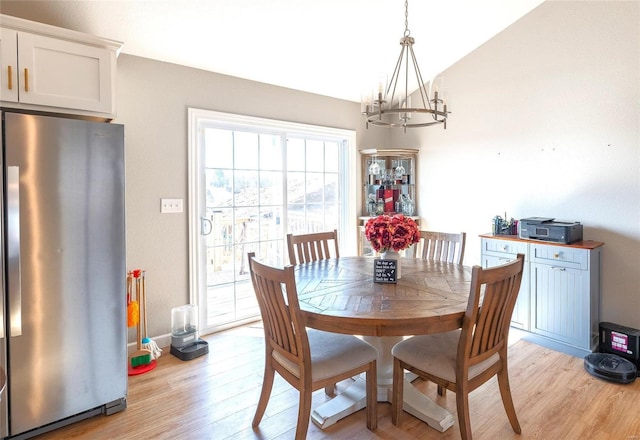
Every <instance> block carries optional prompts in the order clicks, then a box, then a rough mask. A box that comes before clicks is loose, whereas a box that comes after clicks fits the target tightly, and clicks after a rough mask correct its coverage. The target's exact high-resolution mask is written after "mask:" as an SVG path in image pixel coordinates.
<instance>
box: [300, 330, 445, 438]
mask: <svg viewBox="0 0 640 440" xmlns="http://www.w3.org/2000/svg"><path fill="white" fill-rule="evenodd" d="M364 339H365V340H366V341H367V342H368V343H370V344H371V345H373V346H375V347H376V348H377V349H378V353H379V355H378V362H377V366H378V377H377V379H378V402H389V403H391V393H392V388H393V387H392V385H393V357H392V356H391V348H392V347H393V346H394V345H395V344H396V343H397V342H399V341H401V340H402V339H403V338H402V337H399V338H395V337H372V336H366V337H364ZM410 377H411V380H413V379H415V376H414V375H411V376H410ZM366 395H367V393H366V381H365V379H364V377H357V378H356V380H355V381H354V382H353V383H352V384H351V385H349V387H348V388H347V389H345V390H344V391H343V392H341V393H340V394H338V395H337V396H336V397H334V398H333V399H331V400H329V401H328V402H325V403H323V404H322V405H320V406H318V407H317V408H316V409H314V410H313V411H312V412H311V420H312V421H313V423H314V424H316V425H317V426H318V427H319V428H321V429H324V428H327V427H329V426H331V425H333V424H335V423H336V422H337V421H338V420H340V419H342V418H344V417H346V416H348V415H349V414H353V413H354V412H356V411H359V410H361V409H362V408H364V407H365V406H366ZM403 401H404V404H403V409H404V410H405V411H406V412H408V413H409V414H411V415H413V416H415V417H417V418H418V419H420V420H422V421H423V422H426V423H427V424H428V425H429V426H431V427H432V428H434V429H436V430H438V431H440V432H444V431H446V430H447V429H449V428H450V427H451V426H453V423H454V420H453V416H452V415H451V413H450V412H449V411H447V410H446V409H444V408H442V407H440V406H438V405H436V404H435V403H434V402H433V401H432V400H431V399H429V398H428V397H427V396H425V395H424V394H422V393H421V392H420V391H418V390H417V389H416V388H415V387H414V386H413V385H412V384H411V382H409V380H407V379H405V382H404V394H403Z"/></svg>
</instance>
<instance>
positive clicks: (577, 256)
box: [531, 244, 589, 270]
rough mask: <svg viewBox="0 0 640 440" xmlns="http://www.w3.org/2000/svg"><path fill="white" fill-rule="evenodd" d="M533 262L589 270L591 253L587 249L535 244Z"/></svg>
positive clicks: (532, 253)
mask: <svg viewBox="0 0 640 440" xmlns="http://www.w3.org/2000/svg"><path fill="white" fill-rule="evenodd" d="M531 262H532V263H542V264H548V265H552V266H559V267H570V268H573V269H579V270H587V269H588V267H589V252H588V251H587V250H585V249H577V248H571V247H565V246H550V245H548V244H544V245H543V244H533V245H531Z"/></svg>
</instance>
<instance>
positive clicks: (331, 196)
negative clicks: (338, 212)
mask: <svg viewBox="0 0 640 440" xmlns="http://www.w3.org/2000/svg"><path fill="white" fill-rule="evenodd" d="M324 201H325V203H337V202H338V175H337V174H328V173H327V174H325V175H324Z"/></svg>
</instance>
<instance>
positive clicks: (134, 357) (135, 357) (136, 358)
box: [127, 270, 153, 368]
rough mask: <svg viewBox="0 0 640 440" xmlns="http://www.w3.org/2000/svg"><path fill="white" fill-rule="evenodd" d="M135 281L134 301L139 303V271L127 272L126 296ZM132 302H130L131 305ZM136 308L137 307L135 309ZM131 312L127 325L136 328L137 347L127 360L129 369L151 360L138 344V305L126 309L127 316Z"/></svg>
mask: <svg viewBox="0 0 640 440" xmlns="http://www.w3.org/2000/svg"><path fill="white" fill-rule="evenodd" d="M132 277H133V278H135V279H136V299H138V301H140V293H139V292H140V271H139V270H134V271H133V272H129V273H128V274H127V296H128V298H130V297H131V292H130V289H131V284H132V279H131V278H132ZM133 302H134V301H131V303H130V304H132V303H133ZM136 306H138V307H136ZM129 312H131V320H130V321H129V316H127V318H128V322H127V324H132V325H131V327H132V326H133V325H135V326H136V343H137V345H138V349H137V350H136V351H135V352H133V353H132V354H131V356H130V358H129V362H130V363H131V368H136V367H142V366H144V365H149V364H150V363H151V361H152V360H153V357H152V354H151V351H150V350H147V349H143V347H142V344H141V342H140V308H139V303H138V302H136V304H135V306H132V307H127V315H128V314H129Z"/></svg>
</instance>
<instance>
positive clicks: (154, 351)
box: [139, 271, 162, 359]
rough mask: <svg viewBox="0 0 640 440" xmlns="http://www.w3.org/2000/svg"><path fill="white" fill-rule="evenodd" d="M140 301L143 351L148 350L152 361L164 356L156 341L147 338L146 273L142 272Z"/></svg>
mask: <svg viewBox="0 0 640 440" xmlns="http://www.w3.org/2000/svg"><path fill="white" fill-rule="evenodd" d="M140 285H141V287H140V299H139V301H140V302H141V303H142V311H143V318H144V320H143V327H142V349H143V350H148V351H149V352H150V353H151V359H158V358H159V357H160V355H161V354H162V349H161V348H160V347H158V344H156V341H154V340H153V339H151V338H148V337H147V295H146V293H145V287H144V271H142V276H141V281H140Z"/></svg>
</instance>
